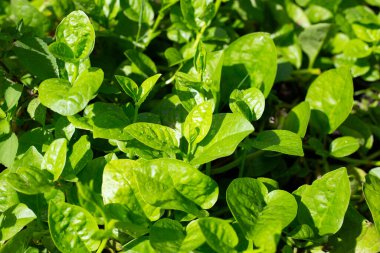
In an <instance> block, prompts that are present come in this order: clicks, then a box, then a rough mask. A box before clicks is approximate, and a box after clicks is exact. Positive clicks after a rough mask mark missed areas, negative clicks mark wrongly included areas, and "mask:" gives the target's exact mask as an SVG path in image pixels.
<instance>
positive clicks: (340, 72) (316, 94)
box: [306, 68, 354, 133]
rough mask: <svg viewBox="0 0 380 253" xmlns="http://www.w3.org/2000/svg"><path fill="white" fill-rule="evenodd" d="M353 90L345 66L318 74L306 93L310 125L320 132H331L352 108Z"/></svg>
mask: <svg viewBox="0 0 380 253" xmlns="http://www.w3.org/2000/svg"><path fill="white" fill-rule="evenodd" d="M331 83H334V85H331ZM353 90H354V87H353V83H352V78H351V75H350V72H349V70H348V69H347V68H338V69H332V70H328V71H326V72H324V73H323V74H321V75H320V76H318V77H317V79H315V80H314V82H313V83H312V84H311V85H310V87H309V89H308V91H307V94H306V101H307V102H309V104H310V108H311V124H312V126H313V127H314V128H316V129H319V130H320V131H321V132H328V133H333V132H334V131H335V130H336V129H337V128H338V127H339V126H340V125H341V124H342V123H343V121H345V119H346V118H347V117H348V115H349V114H350V112H351V110H352V106H353V100H354V98H353Z"/></svg>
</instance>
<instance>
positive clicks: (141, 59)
mask: <svg viewBox="0 0 380 253" xmlns="http://www.w3.org/2000/svg"><path fill="white" fill-rule="evenodd" d="M124 54H125V55H126V56H127V57H128V59H129V60H130V61H131V62H132V63H133V64H134V65H135V66H136V67H137V69H138V70H139V71H140V72H141V74H142V75H143V76H144V77H145V78H148V77H149V76H153V75H154V74H156V73H157V67H156V64H154V62H153V61H152V60H151V59H150V58H149V57H148V56H147V55H145V54H143V53H140V52H138V51H136V50H133V49H129V50H127V51H125V52H124Z"/></svg>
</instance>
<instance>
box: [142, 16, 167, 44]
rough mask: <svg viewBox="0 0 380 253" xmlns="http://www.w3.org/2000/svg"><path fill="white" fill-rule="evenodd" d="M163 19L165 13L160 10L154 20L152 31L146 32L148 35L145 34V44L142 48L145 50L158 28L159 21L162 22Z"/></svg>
mask: <svg viewBox="0 0 380 253" xmlns="http://www.w3.org/2000/svg"><path fill="white" fill-rule="evenodd" d="M164 17H165V11H163V10H160V11H159V12H158V16H157V18H156V20H155V21H154V24H153V27H152V29H150V30H149V31H148V33H147V36H148V38H147V40H146V42H145V44H144V48H147V47H148V45H149V44H150V42H151V41H152V36H153V34H154V33H155V32H156V30H157V28H158V26H159V25H160V23H161V20H162V19H163V18H164Z"/></svg>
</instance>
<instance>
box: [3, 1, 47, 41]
mask: <svg viewBox="0 0 380 253" xmlns="http://www.w3.org/2000/svg"><path fill="white" fill-rule="evenodd" d="M10 2H11V6H10V7H11V13H12V14H13V15H14V17H15V19H16V22H17V23H18V22H19V21H20V20H22V23H23V30H24V31H25V32H29V33H32V34H36V35H37V36H43V35H44V34H45V32H46V31H47V30H48V29H49V26H50V22H49V19H48V18H47V17H46V16H45V15H44V14H43V13H42V12H40V11H39V10H38V9H37V8H35V7H34V5H33V4H31V3H30V2H29V1H27V0H12V1H10Z"/></svg>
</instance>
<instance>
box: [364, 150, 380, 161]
mask: <svg viewBox="0 0 380 253" xmlns="http://www.w3.org/2000/svg"><path fill="white" fill-rule="evenodd" d="M378 156H380V150H378V151H376V152H374V153H372V154H371V155H369V156H368V157H367V160H373V159H375V158H376V157H378Z"/></svg>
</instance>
